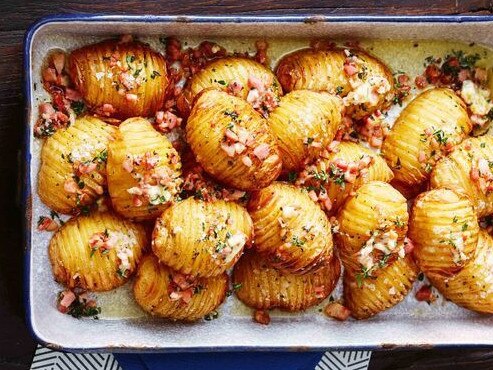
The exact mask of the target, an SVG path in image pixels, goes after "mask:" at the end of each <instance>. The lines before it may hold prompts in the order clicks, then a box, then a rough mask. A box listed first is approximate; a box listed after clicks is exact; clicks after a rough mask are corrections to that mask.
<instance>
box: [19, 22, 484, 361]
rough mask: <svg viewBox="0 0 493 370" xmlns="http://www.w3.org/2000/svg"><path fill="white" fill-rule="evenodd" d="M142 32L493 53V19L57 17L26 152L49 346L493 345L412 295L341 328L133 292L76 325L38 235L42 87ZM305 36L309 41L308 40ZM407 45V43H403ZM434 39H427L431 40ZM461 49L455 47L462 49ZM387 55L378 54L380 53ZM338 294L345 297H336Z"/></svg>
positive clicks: (44, 27) (37, 321)
mask: <svg viewBox="0 0 493 370" xmlns="http://www.w3.org/2000/svg"><path fill="white" fill-rule="evenodd" d="M120 34H134V35H136V36H137V37H139V38H141V39H143V40H144V41H148V42H150V43H151V44H152V45H153V46H155V47H156V48H161V49H160V50H163V46H162V45H161V46H159V42H158V41H157V40H158V37H159V36H163V35H175V36H178V37H179V38H191V39H193V38H195V39H214V38H229V39H235V40H239V41H238V42H239V44H245V45H246V46H245V47H246V48H248V47H250V46H248V45H250V44H248V42H247V41H245V42H243V41H242V40H250V42H251V40H254V39H258V38H269V39H270V38H280V39H281V40H282V39H284V41H281V42H280V43H281V44H284V45H287V44H289V40H290V39H293V40H294V39H297V40H298V41H296V43H297V44H296V45H301V44H303V43H304V44H307V43H308V40H309V39H313V38H320V37H323V38H330V39H368V38H370V39H382V40H408V42H409V45H410V46H409V48H401V49H398V50H396V55H399V54H402V55H400V60H401V62H400V63H401V64H402V63H404V64H405V63H406V62H405V60H406V58H407V54H406V53H408V52H410V51H409V50H408V49H412V47H411V45H412V43H411V42H414V41H416V40H418V41H420V40H448V41H452V42H464V43H466V44H468V43H471V42H474V43H476V44H482V45H485V46H487V47H493V17H488V16H480V17H460V16H436V17H434V16H430V17H366V16H358V17H353V16H348V17H324V16H296V17H293V16H289V17H283V16H274V17H273V16H269V17H222V16H212V17H200V16H179V17H168V16H80V15H77V16H53V17H49V18H45V19H43V20H41V21H39V22H37V23H36V24H34V25H33V26H32V27H31V28H30V29H29V30H28V31H27V33H26V38H25V45H24V46H25V49H24V52H25V54H24V68H25V98H26V131H25V132H26V134H25V143H24V144H25V145H24V157H23V159H24V162H25V173H24V192H23V200H24V208H25V224H24V230H25V303H26V311H27V319H28V322H29V324H30V327H31V329H32V333H33V335H34V336H35V337H36V339H37V340H38V341H39V342H40V343H42V344H44V345H45V346H48V347H51V348H56V349H65V350H71V351H78V350H79V351H92V350H101V351H119V352H129V351H146V352H152V351H175V352H177V351H208V350H214V351H233V350H259V351H265V350H289V351H306V350H326V349H345V348H351V349H363V348H365V349H379V348H400V347H407V346H420V347H425V348H428V347H435V346H447V347H450V346H477V347H479V346H491V345H493V317H491V316H482V315H478V314H475V313H471V312H469V311H466V310H463V309H460V308H458V307H456V306H455V305H453V304H451V303H447V302H438V303H435V304H433V305H431V306H428V305H427V304H426V303H417V302H416V300H415V299H414V298H413V296H414V294H413V293H411V294H410V295H409V296H408V298H407V299H406V300H405V301H404V302H402V303H401V304H400V305H398V306H397V307H394V308H393V309H390V310H388V311H386V312H383V313H381V314H380V315H377V316H376V317H374V318H372V319H370V320H366V321H355V320H348V321H346V322H337V321H335V320H330V319H328V318H326V317H324V316H323V315H322V314H321V313H319V308H320V307H323V304H322V305H321V306H319V307H316V308H314V309H311V310H310V311H309V312H307V313H304V314H295V315H293V314H286V313H274V314H273V315H272V316H273V319H272V322H271V324H270V325H268V326H263V325H258V324H254V323H252V319H251V312H250V311H249V310H248V309H245V308H244V307H243V306H242V305H241V304H240V303H239V302H237V301H236V300H235V299H234V298H233V297H230V298H229V299H228V301H227V303H226V304H225V305H224V306H223V307H221V309H220V316H219V318H218V319H217V320H213V321H201V322H198V323H195V324H180V323H170V322H166V321H163V320H158V319H151V318H149V317H147V316H145V315H144V314H143V312H142V311H140V309H138V308H137V307H136V305H135V304H134V303H133V300H132V298H131V296H130V294H129V289H128V288H129V285H130V284H127V286H125V287H123V288H121V289H118V290H117V291H116V292H111V293H106V294H103V295H101V296H99V295H98V301H99V303H100V304H101V306H102V308H103V314H102V316H101V318H100V320H90V319H88V320H86V319H84V320H76V319H73V318H72V317H70V316H68V315H63V314H61V313H59V312H58V311H57V310H56V308H55V305H54V302H55V297H56V293H57V292H58V291H59V290H60V287H59V286H58V285H57V284H56V283H55V282H54V281H53V278H52V274H51V269H50V266H49V262H48V256H47V243H48V239H49V237H50V235H49V233H40V232H37V231H36V221H37V219H38V217H39V216H40V215H42V214H46V213H47V210H46V208H44V206H43V205H42V204H41V202H40V200H39V198H38V196H37V192H36V181H37V170H38V166H39V149H40V143H39V140H37V139H34V137H33V135H32V132H33V130H32V125H33V124H34V122H35V121H36V116H37V105H38V103H39V102H40V101H42V100H43V99H45V98H47V96H46V94H45V93H44V92H43V89H42V84H41V83H40V68H41V63H42V59H43V57H44V56H45V55H46V53H47V51H48V50H50V49H53V48H63V49H70V48H73V47H76V46H79V45H82V44H86V43H89V42H92V41H96V40H99V39H102V38H104V37H108V36H115V35H120ZM300 39H302V41H300ZM303 40H304V41H303ZM403 42H404V44H403V45H407V44H405V42H406V41H403ZM423 42H425V41H423ZM452 45H453V44H452ZM377 49H378V48H377ZM336 295H337V293H336Z"/></svg>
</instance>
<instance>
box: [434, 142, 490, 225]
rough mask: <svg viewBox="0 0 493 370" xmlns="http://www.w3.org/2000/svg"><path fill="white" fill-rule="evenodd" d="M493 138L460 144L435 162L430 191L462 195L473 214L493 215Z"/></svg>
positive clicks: (481, 215) (480, 215)
mask: <svg viewBox="0 0 493 370" xmlns="http://www.w3.org/2000/svg"><path fill="white" fill-rule="evenodd" d="M492 164H493V137H491V136H482V137H478V138H469V139H466V140H464V141H463V142H462V143H461V144H460V145H458V146H457V148H456V149H455V150H454V151H453V152H452V153H450V154H449V155H448V156H447V157H445V158H443V159H441V160H440V161H438V163H437V164H436V166H435V169H434V170H433V172H432V173H431V178H430V185H431V187H432V188H440V187H445V188H449V189H454V190H456V191H458V192H461V193H464V194H466V195H467V196H468V197H469V199H470V200H471V201H472V202H473V204H474V207H475V209H476V213H477V214H478V216H479V217H483V216H486V215H489V214H491V213H493V173H492V171H491V166H492Z"/></svg>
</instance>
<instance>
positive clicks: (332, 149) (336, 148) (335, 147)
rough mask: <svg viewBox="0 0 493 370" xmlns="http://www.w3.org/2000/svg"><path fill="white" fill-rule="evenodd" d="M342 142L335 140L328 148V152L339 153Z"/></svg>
mask: <svg viewBox="0 0 493 370" xmlns="http://www.w3.org/2000/svg"><path fill="white" fill-rule="evenodd" d="M340 143H341V142H340V141H337V140H334V141H332V142H331V143H330V144H329V146H328V147H327V150H328V151H329V152H330V153H338V152H339V150H340V149H339V144H340Z"/></svg>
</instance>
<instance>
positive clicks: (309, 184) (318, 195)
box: [296, 142, 394, 214]
mask: <svg viewBox="0 0 493 370" xmlns="http://www.w3.org/2000/svg"><path fill="white" fill-rule="evenodd" d="M393 177H394V175H393V173H392V170H391V169H390V168H389V166H387V163H386V162H385V160H384V159H383V158H382V157H380V156H379V155H378V154H377V153H375V152H374V151H372V150H370V149H367V148H365V147H364V146H362V145H359V144H356V143H352V142H341V143H340V144H339V145H337V146H336V148H335V149H334V150H333V151H332V152H330V153H329V154H328V156H326V157H320V158H319V159H318V160H317V161H316V162H315V163H313V164H310V165H308V166H307V167H306V168H305V169H304V170H303V171H302V172H301V173H300V174H299V175H298V178H297V181H296V184H297V185H298V186H303V187H305V188H306V189H307V190H308V191H309V194H310V197H312V198H313V199H318V201H319V202H320V204H321V206H322V209H324V210H325V211H326V212H328V213H329V214H332V213H334V212H335V211H337V209H338V208H339V207H340V206H341V205H342V204H343V203H344V201H345V200H346V199H347V198H348V197H349V195H350V194H351V193H352V192H354V191H355V190H357V189H358V188H359V187H361V186H362V185H363V184H366V183H368V182H370V181H383V182H390V180H392V178H393Z"/></svg>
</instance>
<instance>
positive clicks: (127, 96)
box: [125, 94, 139, 102]
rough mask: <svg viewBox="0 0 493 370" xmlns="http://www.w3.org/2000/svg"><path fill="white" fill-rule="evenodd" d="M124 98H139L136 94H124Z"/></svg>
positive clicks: (131, 99) (132, 99) (134, 99)
mask: <svg viewBox="0 0 493 370" xmlns="http://www.w3.org/2000/svg"><path fill="white" fill-rule="evenodd" d="M125 99H126V100H127V101H129V102H130V101H137V100H139V97H138V96H137V94H125Z"/></svg>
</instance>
